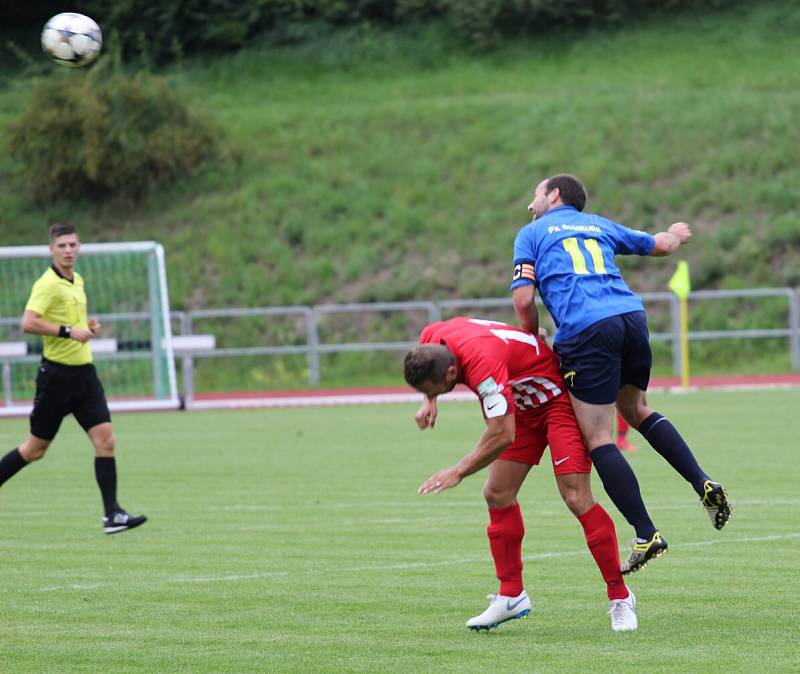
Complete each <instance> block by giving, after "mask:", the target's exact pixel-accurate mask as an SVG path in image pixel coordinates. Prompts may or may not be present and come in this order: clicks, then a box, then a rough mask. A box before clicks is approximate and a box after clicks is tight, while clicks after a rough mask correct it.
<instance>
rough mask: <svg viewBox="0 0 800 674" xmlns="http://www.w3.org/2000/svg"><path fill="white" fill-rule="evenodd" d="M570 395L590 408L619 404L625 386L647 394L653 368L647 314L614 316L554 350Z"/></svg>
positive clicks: (633, 312) (561, 343)
mask: <svg viewBox="0 0 800 674" xmlns="http://www.w3.org/2000/svg"><path fill="white" fill-rule="evenodd" d="M555 352H556V354H557V355H558V359H559V362H560V364H561V373H562V374H563V375H564V381H565V382H566V384H567V387H568V388H569V391H570V393H572V395H574V396H575V397H576V398H577V399H578V400H582V401H583V402H585V403H589V404H590V405H607V404H609V403H613V402H616V400H617V394H618V393H619V390H620V389H621V388H622V387H623V386H625V385H626V384H630V385H632V386H635V387H636V388H638V389H640V390H642V391H646V390H647V386H648V384H649V383H650V370H651V369H652V367H653V352H652V351H651V349H650V331H649V330H648V329H647V317H646V316H645V313H644V311H632V312H630V313H627V314H621V315H619V316H612V317H610V318H606V319H604V320H602V321H598V322H597V323H595V324H594V325H590V326H589V327H588V328H586V329H585V330H582V331H581V332H579V333H578V334H577V335H575V336H574V337H571V338H570V339H565V340H564V341H563V342H559V343H557V344H556V346H555Z"/></svg>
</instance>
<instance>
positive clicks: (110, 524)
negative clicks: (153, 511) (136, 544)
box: [103, 508, 147, 534]
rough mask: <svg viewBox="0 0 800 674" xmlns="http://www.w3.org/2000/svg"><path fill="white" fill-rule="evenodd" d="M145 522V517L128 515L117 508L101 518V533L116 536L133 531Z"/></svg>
mask: <svg viewBox="0 0 800 674" xmlns="http://www.w3.org/2000/svg"><path fill="white" fill-rule="evenodd" d="M145 522H147V516H146V515H129V514H128V513H126V512H125V511H124V510H123V509H122V508H119V509H118V510H114V511H113V512H110V513H109V514H108V515H107V516H106V517H104V518H103V531H104V532H105V533H107V534H118V533H120V532H121V531H126V530H127V529H135V528H136V527H138V526H139V525H140V524H144V523H145Z"/></svg>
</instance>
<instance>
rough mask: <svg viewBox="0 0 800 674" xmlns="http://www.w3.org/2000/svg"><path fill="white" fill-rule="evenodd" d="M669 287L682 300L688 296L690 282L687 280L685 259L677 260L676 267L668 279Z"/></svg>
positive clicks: (687, 265)
mask: <svg viewBox="0 0 800 674" xmlns="http://www.w3.org/2000/svg"><path fill="white" fill-rule="evenodd" d="M669 289H670V290H671V291H672V292H674V293H675V294H676V295H677V296H678V297H679V298H680V299H682V300H685V299H686V298H687V297H689V293H690V292H691V290H692V283H691V281H690V280H689V263H688V262H686V260H680V261H679V262H678V268H677V269H676V270H675V273H674V274H673V275H672V278H671V279H670V280H669Z"/></svg>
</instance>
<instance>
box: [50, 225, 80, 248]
mask: <svg viewBox="0 0 800 674" xmlns="http://www.w3.org/2000/svg"><path fill="white" fill-rule="evenodd" d="M65 234H75V235H77V234H78V230H77V228H76V227H75V225H73V224H71V223H69V222H55V223H53V224H52V225H50V243H53V241H55V240H56V239H57V238H58V237H59V236H64V235H65Z"/></svg>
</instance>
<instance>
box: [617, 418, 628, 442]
mask: <svg viewBox="0 0 800 674" xmlns="http://www.w3.org/2000/svg"><path fill="white" fill-rule="evenodd" d="M629 428H630V425H628V422H627V421H625V419H623V418H622V415H621V414H618V415H617V437H619V436H620V435H621V436H622V437H625V434H626V433H627V432H628V429H629Z"/></svg>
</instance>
